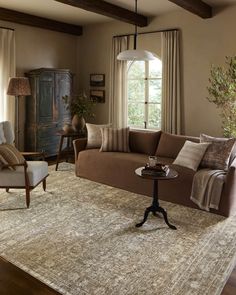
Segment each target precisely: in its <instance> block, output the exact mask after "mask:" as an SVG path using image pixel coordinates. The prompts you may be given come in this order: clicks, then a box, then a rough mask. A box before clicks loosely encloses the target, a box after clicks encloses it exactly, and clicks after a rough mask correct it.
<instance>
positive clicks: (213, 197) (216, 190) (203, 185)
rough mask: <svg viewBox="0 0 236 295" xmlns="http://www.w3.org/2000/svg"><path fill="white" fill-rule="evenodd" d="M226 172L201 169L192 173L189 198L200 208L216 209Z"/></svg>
mask: <svg viewBox="0 0 236 295" xmlns="http://www.w3.org/2000/svg"><path fill="white" fill-rule="evenodd" d="M225 175H226V172H225V171H222V170H210V169H201V170H199V171H198V172H196V174H195V175H194V178H193V184H192V193H191V197H190V199H191V200H192V201H193V202H194V203H195V204H197V205H198V206H199V207H200V208H201V209H203V210H206V211H210V208H212V209H216V210H218V208H219V203H220V197H221V193H222V189H223V185H224V181H225Z"/></svg>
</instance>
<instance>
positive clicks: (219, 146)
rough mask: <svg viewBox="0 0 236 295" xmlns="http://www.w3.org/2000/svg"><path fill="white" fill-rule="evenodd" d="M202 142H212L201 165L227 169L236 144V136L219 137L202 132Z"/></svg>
mask: <svg viewBox="0 0 236 295" xmlns="http://www.w3.org/2000/svg"><path fill="white" fill-rule="evenodd" d="M200 142H208V143H210V146H209V148H208V149H207V151H206V153H205V155H204V157H203V159H202V161H201V167H203V168H211V169H220V170H227V169H228V165H229V160H230V156H231V153H232V151H233V148H234V145H235V138H218V137H212V136H209V135H206V134H201V135H200Z"/></svg>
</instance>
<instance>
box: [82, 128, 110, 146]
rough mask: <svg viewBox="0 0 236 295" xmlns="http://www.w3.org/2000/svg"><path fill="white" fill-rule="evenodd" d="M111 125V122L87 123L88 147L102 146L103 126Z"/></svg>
mask: <svg viewBox="0 0 236 295" xmlns="http://www.w3.org/2000/svg"><path fill="white" fill-rule="evenodd" d="M105 127H111V124H105V125H95V124H90V123H86V128H87V146H86V148H87V149H96V148H100V147H101V145H102V133H101V128H105Z"/></svg>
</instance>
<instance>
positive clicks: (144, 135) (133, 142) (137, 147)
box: [129, 130, 161, 156]
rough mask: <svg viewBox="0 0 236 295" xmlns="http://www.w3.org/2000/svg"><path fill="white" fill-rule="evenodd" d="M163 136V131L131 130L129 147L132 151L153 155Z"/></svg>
mask: <svg viewBox="0 0 236 295" xmlns="http://www.w3.org/2000/svg"><path fill="white" fill-rule="evenodd" d="M160 136H161V131H158V132H150V131H149V132H148V131H138V130H137V131H135V130H130V132H129V147H130V151H131V152H132V153H139V154H146V155H150V156H153V155H155V151H156V149H157V144H158V142H159V139H160Z"/></svg>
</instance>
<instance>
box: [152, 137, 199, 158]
mask: <svg viewBox="0 0 236 295" xmlns="http://www.w3.org/2000/svg"><path fill="white" fill-rule="evenodd" d="M186 140H189V141H193V142H197V143H199V138H197V137H192V136H184V135H174V134H170V133H165V132H162V133H161V138H160V141H159V144H158V146H157V151H156V156H158V157H166V158H172V159H175V158H176V157H177V156H178V154H179V152H180V150H181V149H182V147H183V146H184V144H185V141H186Z"/></svg>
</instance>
